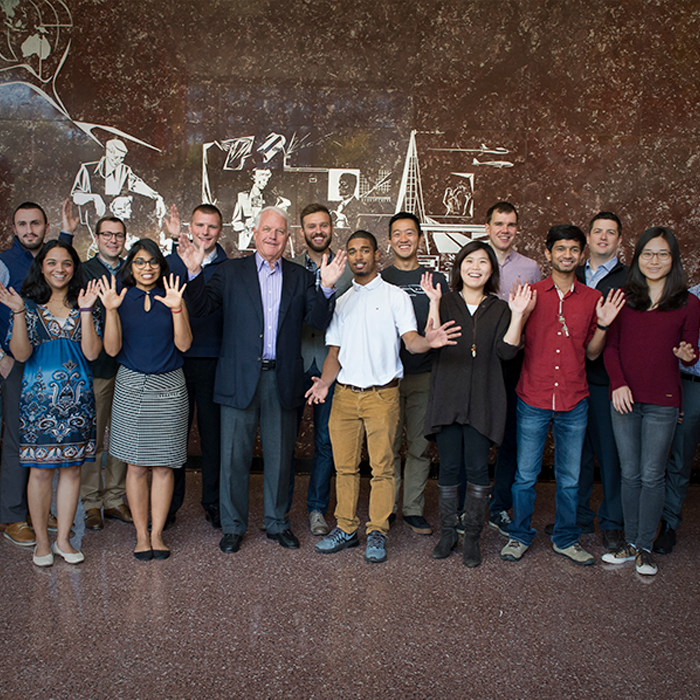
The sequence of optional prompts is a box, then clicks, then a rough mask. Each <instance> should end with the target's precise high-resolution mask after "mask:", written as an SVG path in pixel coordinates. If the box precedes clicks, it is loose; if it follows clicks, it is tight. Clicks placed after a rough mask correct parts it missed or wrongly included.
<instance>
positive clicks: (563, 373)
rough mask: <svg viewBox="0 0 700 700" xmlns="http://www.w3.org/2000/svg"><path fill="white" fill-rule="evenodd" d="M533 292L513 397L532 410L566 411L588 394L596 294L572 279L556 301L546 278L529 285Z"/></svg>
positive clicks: (550, 284)
mask: <svg viewBox="0 0 700 700" xmlns="http://www.w3.org/2000/svg"><path fill="white" fill-rule="evenodd" d="M534 291H536V292H537V304H536V305H535V309H534V310H533V312H532V314H531V315H530V318H529V319H528V321H527V325H526V326H525V346H524V349H525V358H524V363H523V370H522V373H521V375H520V381H519V382H518V388H517V392H518V396H519V397H520V398H521V399H522V400H523V401H524V402H525V403H527V404H528V405H530V406H533V407H535V408H542V409H548V410H554V411H570V410H571V409H572V408H574V407H575V406H576V404H578V403H579V402H580V401H581V400H582V399H585V398H586V397H587V396H588V381H587V379H586V349H587V348H588V344H589V343H590V342H591V339H592V338H593V334H594V333H595V330H596V325H597V323H598V318H597V315H596V309H595V307H596V304H597V303H598V299H600V292H599V291H597V290H595V289H590V288H589V287H586V286H585V285H583V284H581V283H580V282H578V281H576V282H574V286H573V290H570V291H568V292H567V293H566V294H565V295H564V296H563V299H560V296H559V292H558V290H557V287H556V285H555V284H554V280H553V279H552V278H551V277H548V278H547V279H545V280H542V281H541V282H538V283H537V284H535V285H533V292H534ZM560 308H561V312H560Z"/></svg>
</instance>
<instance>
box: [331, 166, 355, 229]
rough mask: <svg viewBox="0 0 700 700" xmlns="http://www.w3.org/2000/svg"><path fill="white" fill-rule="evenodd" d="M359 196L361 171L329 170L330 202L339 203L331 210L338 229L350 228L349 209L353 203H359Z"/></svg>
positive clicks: (334, 223) (334, 224)
mask: <svg viewBox="0 0 700 700" xmlns="http://www.w3.org/2000/svg"><path fill="white" fill-rule="evenodd" d="M359 195H360V171H359V170H349V169H342V170H341V169H337V168H330V169H329V170H328V201H329V202H338V205H337V206H336V208H335V209H331V216H332V218H333V226H335V227H336V228H350V220H349V218H348V213H349V212H348V211H347V209H348V207H349V206H350V205H351V204H352V202H353V201H359ZM353 227H354V226H353Z"/></svg>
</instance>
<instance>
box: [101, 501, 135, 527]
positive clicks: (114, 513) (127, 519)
mask: <svg viewBox="0 0 700 700" xmlns="http://www.w3.org/2000/svg"><path fill="white" fill-rule="evenodd" d="M105 518H110V519H112V520H121V521H122V522H123V523H133V522H134V519H133V518H132V517H131V511H130V510H129V506H127V505H126V503H120V504H119V505H118V506H117V507H116V508H105Z"/></svg>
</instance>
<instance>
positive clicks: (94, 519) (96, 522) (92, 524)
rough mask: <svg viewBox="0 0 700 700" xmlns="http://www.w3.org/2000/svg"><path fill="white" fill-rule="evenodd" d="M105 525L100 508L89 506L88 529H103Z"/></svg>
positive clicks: (86, 519) (86, 520) (86, 523)
mask: <svg viewBox="0 0 700 700" xmlns="http://www.w3.org/2000/svg"><path fill="white" fill-rule="evenodd" d="M104 526H105V524H104V522H103V521H102V513H100V509H99V508H88V509H87V510H86V511H85V527H86V528H87V529H88V530H101V529H102V528H103V527H104Z"/></svg>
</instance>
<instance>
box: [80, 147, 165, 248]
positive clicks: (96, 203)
mask: <svg viewBox="0 0 700 700" xmlns="http://www.w3.org/2000/svg"><path fill="white" fill-rule="evenodd" d="M127 153H128V149H127V147H126V144H125V143H124V142H123V141H122V140H121V139H110V140H109V141H107V143H106V145H105V155H104V156H102V158H100V160H98V161H92V162H90V163H83V164H82V165H81V166H80V170H79V171H78V174H77V175H76V177H75V182H74V183H73V189H72V190H71V197H72V198H73V202H74V203H75V204H76V205H77V207H78V209H79V211H80V222H81V223H82V224H84V225H85V226H87V228H88V230H89V231H90V236H91V237H92V243H91V245H90V248H89V249H88V254H89V255H90V254H92V253H93V252H97V243H96V241H95V234H94V231H93V226H92V224H91V220H93V221H96V220H97V219H99V218H100V217H102V216H104V215H105V213H106V211H107V206H109V207H110V211H112V212H114V213H115V215H117V214H116V211H119V212H120V213H119V214H118V216H119V218H120V219H124V220H129V219H131V206H132V202H133V197H129V196H127V193H129V192H132V193H133V194H138V195H141V196H143V197H148V198H149V199H152V200H154V201H155V217H156V219H157V220H158V226H159V227H160V226H161V225H162V223H163V218H164V217H165V215H166V208H165V202H164V201H163V198H162V197H161V196H160V194H158V192H156V191H155V190H154V189H153V188H151V187H149V186H148V185H147V184H146V183H145V182H144V181H143V180H142V179H141V178H140V177H138V175H136V174H135V173H134V171H133V170H132V169H131V167H130V166H128V165H126V164H125V163H124V159H125V157H126V154H127ZM93 211H94V219H93V218H92V217H91V213H92V212H93Z"/></svg>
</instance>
